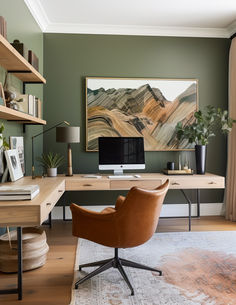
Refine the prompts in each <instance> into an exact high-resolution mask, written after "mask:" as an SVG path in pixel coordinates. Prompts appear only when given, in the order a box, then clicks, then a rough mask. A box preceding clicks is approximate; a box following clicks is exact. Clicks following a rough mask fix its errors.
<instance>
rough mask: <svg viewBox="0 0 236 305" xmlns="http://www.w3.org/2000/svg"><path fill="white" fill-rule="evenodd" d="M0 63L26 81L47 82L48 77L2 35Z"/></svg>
mask: <svg viewBox="0 0 236 305" xmlns="http://www.w3.org/2000/svg"><path fill="white" fill-rule="evenodd" d="M0 65H1V66H2V67H3V68H5V69H6V70H7V71H9V72H10V73H12V74H14V75H15V76H16V77H17V78H19V79H20V80H21V81H23V82H26V83H43V84H45V83H46V79H45V78H44V77H43V76H42V75H41V74H40V73H39V72H38V71H37V70H36V69H35V68H34V67H33V66H32V65H31V64H30V63H29V62H28V61H27V60H26V59H25V58H24V57H23V56H22V55H21V54H20V53H19V52H18V51H17V50H16V49H15V48H14V47H13V46H12V45H11V44H10V43H9V42H8V41H7V40H6V39H5V38H4V37H3V36H2V35H0Z"/></svg>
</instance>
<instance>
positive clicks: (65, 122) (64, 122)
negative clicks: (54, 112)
mask: <svg viewBox="0 0 236 305" xmlns="http://www.w3.org/2000/svg"><path fill="white" fill-rule="evenodd" d="M62 124H66V125H70V123H69V122H67V121H63V122H60V123H58V124H56V125H54V126H52V127H50V128H48V129H46V130H44V131H42V132H40V133H38V134H36V135H34V136H32V139H33V138H36V137H38V136H40V135H41V134H44V133H46V132H48V131H50V130H52V129H53V128H56V127H57V126H59V125H62Z"/></svg>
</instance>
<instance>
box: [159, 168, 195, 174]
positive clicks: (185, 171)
mask: <svg viewBox="0 0 236 305" xmlns="http://www.w3.org/2000/svg"><path fill="white" fill-rule="evenodd" d="M162 172H163V174H165V175H193V170H192V169H190V168H188V169H180V170H179V169H174V170H170V169H163V171H162Z"/></svg>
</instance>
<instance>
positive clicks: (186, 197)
mask: <svg viewBox="0 0 236 305" xmlns="http://www.w3.org/2000/svg"><path fill="white" fill-rule="evenodd" d="M180 191H181V192H182V194H183V195H184V197H185V199H186V200H187V202H188V230H189V231H191V216H192V212H191V204H192V203H191V200H190V199H189V198H188V196H187V195H186V194H185V192H184V190H180Z"/></svg>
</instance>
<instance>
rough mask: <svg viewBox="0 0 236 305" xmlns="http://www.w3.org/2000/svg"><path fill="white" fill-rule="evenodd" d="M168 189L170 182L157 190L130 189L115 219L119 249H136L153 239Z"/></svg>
mask: <svg viewBox="0 0 236 305" xmlns="http://www.w3.org/2000/svg"><path fill="white" fill-rule="evenodd" d="M168 187H169V180H167V181H166V182H165V183H164V184H162V185H161V186H159V187H158V188H156V189H155V190H144V189H141V188H138V187H132V188H131V189H130V191H129V192H128V194H127V196H126V198H125V200H124V202H123V204H122V205H121V206H120V208H119V209H118V210H117V213H116V217H115V219H116V220H115V221H116V231H117V232H118V238H119V247H121V248H128V247H135V246H138V245H141V244H143V243H144V242H146V241H147V240H148V239H150V238H151V237H152V235H153V233H154V232H155V230H156V227H157V224H158V220H159V216H160V213H161V208H162V204H163V201H164V198H165V195H166V193H167V190H168Z"/></svg>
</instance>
